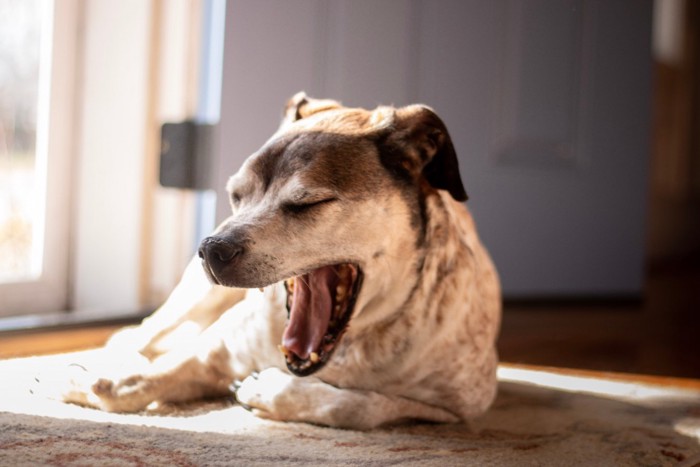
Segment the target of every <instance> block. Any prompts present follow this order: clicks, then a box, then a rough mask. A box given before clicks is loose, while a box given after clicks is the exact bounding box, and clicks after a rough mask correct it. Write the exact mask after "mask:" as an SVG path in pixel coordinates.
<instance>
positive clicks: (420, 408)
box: [236, 368, 460, 430]
mask: <svg viewBox="0 0 700 467" xmlns="http://www.w3.org/2000/svg"><path fill="white" fill-rule="evenodd" d="M236 398H237V399H238V401H239V402H240V403H241V404H243V405H244V406H246V407H248V408H250V410H252V411H253V413H255V414H256V415H258V416H260V417H263V418H269V419H273V420H282V421H298V422H308V423H314V424H319V425H327V426H333V427H341V428H352V429H361V430H366V429H371V428H375V427H377V426H381V425H386V424H392V423H397V422H400V421H404V420H409V419H420V420H428V421H435V422H458V421H459V420H460V419H459V417H457V416H456V415H454V414H453V413H451V412H448V411H447V410H444V409H441V408H439V407H435V406H431V405H427V404H424V403H422V402H418V401H415V400H410V399H406V398H403V397H398V396H391V395H386V394H380V393H377V392H373V391H363V390H358V389H340V388H337V387H335V386H331V385H329V384H327V383H324V382H323V381H321V380H320V379H318V378H315V377H313V376H307V377H304V378H299V377H296V376H292V375H290V374H288V373H284V372H282V371H281V370H279V369H277V368H269V369H267V370H265V371H263V372H261V373H260V374H259V375H256V376H249V377H248V378H246V379H245V380H244V381H243V382H242V383H241V385H240V387H239V388H238V390H237V391H236Z"/></svg>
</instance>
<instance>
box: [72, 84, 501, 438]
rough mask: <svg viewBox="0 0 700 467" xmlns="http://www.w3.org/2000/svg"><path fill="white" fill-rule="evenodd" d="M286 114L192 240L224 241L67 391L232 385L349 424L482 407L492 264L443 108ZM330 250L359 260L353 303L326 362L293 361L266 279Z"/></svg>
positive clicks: (218, 391) (242, 395)
mask: <svg viewBox="0 0 700 467" xmlns="http://www.w3.org/2000/svg"><path fill="white" fill-rule="evenodd" d="M284 116H285V117H284V119H283V122H282V125H281V126H280V129H279V130H278V132H277V133H276V134H275V135H273V137H272V138H271V139H270V140H269V141H268V142H267V143H266V144H265V145H263V147H262V148H261V149H260V150H259V151H258V152H256V153H255V154H254V155H252V156H251V157H250V158H249V159H248V160H247V161H246V163H245V164H244V166H243V167H242V168H241V170H240V171H239V172H238V173H237V174H236V175H234V176H233V177H232V178H231V180H230V182H229V184H228V190H229V193H230V195H231V205H232V215H231V217H230V218H229V219H227V220H226V221H225V222H224V223H222V224H221V226H220V227H219V228H218V229H217V231H216V232H214V233H213V234H212V236H211V237H209V238H208V239H207V240H205V243H204V245H205V247H207V246H211V245H216V243H217V242H224V243H227V244H228V245H231V244H234V245H235V246H236V249H235V251H234V252H233V253H232V256H231V258H226V260H225V261H220V262H219V263H220V264H218V263H216V262H215V261H214V262H212V261H211V260H210V259H209V257H206V256H205V259H206V261H204V263H205V264H204V269H203V268H202V267H201V266H200V264H198V261H197V260H196V259H195V260H193V262H192V263H191V264H190V266H189V267H188V268H187V271H186V272H185V275H184V276H183V279H182V281H181V283H180V284H179V285H178V286H177V288H176V289H175V290H174V291H173V293H172V295H171V296H170V298H169V299H168V300H167V302H166V303H165V304H164V305H163V306H162V307H161V308H160V309H159V310H158V311H157V312H156V313H154V315H153V316H151V317H150V318H148V319H146V320H145V321H144V322H143V323H142V324H141V325H140V326H138V327H136V328H133V329H127V330H124V331H122V332H120V333H119V334H117V335H116V336H114V337H113V339H112V340H111V341H110V343H109V344H108V345H107V347H106V348H105V349H104V350H105V352H111V353H112V355H120V356H123V357H122V358H123V359H125V363H124V365H122V368H126V370H125V371H122V373H116V374H108V373H105V372H104V370H101V371H102V372H96V373H91V372H89V373H87V374H82V375H80V377H79V378H74V380H73V381H72V383H71V384H69V388H68V389H67V390H66V391H65V392H64V397H65V399H66V400H68V401H72V402H78V403H82V404H87V405H91V406H95V407H98V408H102V409H104V410H111V411H137V410H142V409H144V408H146V407H147V406H149V405H151V404H153V403H154V402H178V401H186V400H191V399H195V398H200V397H205V396H212V395H223V394H226V393H228V391H230V388H231V387H232V385H235V386H236V387H237V388H238V389H237V391H236V396H237V398H238V400H239V401H241V403H243V404H244V405H245V406H246V407H249V408H250V409H251V410H253V411H254V412H255V413H257V414H259V415H260V416H263V417H267V418H272V419H277V420H287V421H304V422H310V423H318V424H324V425H331V426H341V427H350V428H362V429H364V428H372V427H375V426H378V425H382V424H386V423H394V422H397V421H400V420H404V419H409V418H419V419H426V420H433V421H439V422H457V421H460V420H466V419H468V418H470V417H473V416H475V415H478V414H480V413H482V412H483V411H485V410H486V409H487V408H488V406H489V405H490V404H491V402H492V400H493V398H494V396H495V392H496V364H497V355H496V350H495V340H496V337H497V332H498V327H499V321H500V290H499V281H498V277H497V273H496V270H495V268H494V266H493V264H492V262H491V259H490V258H489V256H488V254H487V252H486V250H485V249H484V247H483V246H482V244H481V243H480V240H479V238H478V236H477V233H476V228H475V225H474V221H473V219H472V217H471V215H470V214H469V212H468V210H467V209H466V207H465V206H464V204H463V203H461V201H464V200H465V199H466V192H465V191H464V188H463V186H462V181H461V178H460V176H459V172H458V169H457V158H456V155H455V153H454V148H453V146H452V142H451V140H450V137H449V134H448V132H447V129H446V128H445V125H444V124H443V123H442V121H441V120H440V119H439V118H438V117H437V115H436V114H435V113H434V112H433V111H432V110H431V109H429V108H427V107H425V106H417V105H416V106H409V107H404V108H399V109H394V108H391V107H379V108H377V109H375V110H373V111H367V110H364V109H352V108H346V107H342V106H341V105H340V104H339V103H337V102H335V101H332V100H315V99H311V98H309V97H307V96H306V95H304V94H298V95H296V96H295V97H293V98H292V99H291V100H290V102H289V103H288V105H287V107H286V108H285V111H284ZM305 205H308V206H305ZM309 206H310V207H309ZM207 242H208V243H207ZM339 262H352V263H354V264H357V265H358V266H359V267H360V268H361V269H362V271H363V273H364V281H363V285H362V288H361V291H360V293H359V296H358V297H357V303H356V306H355V310H354V312H353V315H352V318H351V320H350V323H349V325H348V328H347V329H346V331H345V333H344V335H343V337H342V338H341V339H340V341H339V343H338V345H337V346H336V349H335V352H334V353H333V354H332V357H331V358H330V360H329V361H328V362H327V364H326V365H325V366H324V367H323V368H321V369H320V370H319V371H318V372H317V373H315V374H313V375H312V376H308V377H303V378H302V377H297V376H294V375H292V374H290V373H289V372H288V371H287V369H286V367H285V364H284V357H283V356H282V355H281V354H280V352H279V351H278V350H277V348H276V347H277V345H278V344H279V343H280V340H281V336H282V333H283V331H284V327H285V320H286V309H285V303H286V291H285V288H284V286H283V284H282V282H280V281H282V280H284V279H286V278H288V277H292V276H297V275H299V274H301V273H303V272H305V271H309V270H311V269H314V268H317V267H320V266H324V265H327V264H336V263H339ZM215 263H216V264H215ZM207 276H208V277H209V279H210V281H207ZM212 282H213V284H212ZM241 287H246V288H250V289H249V290H243V289H241ZM257 287H262V288H264V290H262V291H259V290H258V289H257ZM129 355H131V357H128V356H129ZM128 358H132V360H131V361H133V364H129V360H128Z"/></svg>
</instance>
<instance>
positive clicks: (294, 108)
mask: <svg viewBox="0 0 700 467" xmlns="http://www.w3.org/2000/svg"><path fill="white" fill-rule="evenodd" d="M340 107H342V106H341V105H340V102H338V101H334V100H332V99H314V98H313V97H309V96H307V95H306V93H305V92H304V91H301V92H298V93H296V94H295V95H294V96H293V97H292V98H291V99H289V101H287V105H286V106H285V107H284V118H283V121H282V124H283V125H284V124H287V123H291V122H296V121H297V120H301V119H302V118H306V117H309V116H310V115H313V114H315V113H318V112H323V111H324V110H332V109H339V108H340Z"/></svg>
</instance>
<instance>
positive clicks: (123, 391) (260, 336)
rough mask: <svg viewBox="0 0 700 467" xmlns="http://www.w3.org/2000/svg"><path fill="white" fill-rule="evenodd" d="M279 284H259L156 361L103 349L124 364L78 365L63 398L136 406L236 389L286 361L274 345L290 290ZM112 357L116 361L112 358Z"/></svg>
mask: <svg viewBox="0 0 700 467" xmlns="http://www.w3.org/2000/svg"><path fill="white" fill-rule="evenodd" d="M278 289H279V290H278ZM278 289H276V288H275V287H270V288H268V290H266V291H265V292H264V293H261V292H258V291H257V290H255V291H254V292H252V293H250V294H249V296H247V297H246V299H245V300H243V301H241V302H239V303H237V304H236V305H234V306H233V307H232V308H231V309H229V310H228V311H226V312H225V313H224V314H223V315H221V316H220V317H219V319H218V320H217V321H216V322H214V323H213V324H212V325H210V326H209V327H208V328H207V329H206V330H204V332H202V333H201V334H199V335H198V336H197V337H196V338H195V339H193V340H191V341H190V342H188V343H187V344H186V345H182V346H180V347H178V348H175V349H173V350H171V351H169V352H167V353H164V354H163V355H160V356H159V357H157V358H155V359H153V360H152V361H150V360H148V359H146V358H145V357H141V360H140V361H138V362H137V364H136V365H135V366H131V364H127V365H125V364H122V363H121V362H119V360H120V359H121V358H122V356H120V355H119V354H114V353H113V352H111V350H110V349H109V348H105V349H103V350H102V355H101V356H100V357H99V358H100V360H101V362H102V363H103V367H107V368H110V367H114V368H116V367H119V368H118V369H117V371H116V372H115V373H116V374H111V375H110V374H105V371H103V370H101V369H100V371H99V372H93V371H92V368H91V366H81V365H73V367H72V372H73V375H72V379H71V381H70V383H69V386H68V387H67V388H63V389H62V392H63V399H64V400H65V401H67V402H74V403H78V404H82V405H87V406H91V407H96V408H99V409H102V410H107V411H112V412H135V411H140V410H143V409H145V408H147V407H148V406H149V405H151V403H153V402H165V403H169V402H183V401H189V400H195V399H201V398H204V397H217V396H225V395H228V394H231V389H230V388H231V385H232V384H233V382H234V381H235V380H242V379H244V378H245V377H246V376H248V375H249V374H251V372H253V371H258V370H260V369H262V368H267V367H269V366H271V365H283V364H284V358H283V356H282V354H281V353H280V352H279V351H278V350H277V349H276V348H275V346H274V343H275V342H279V341H280V339H281V336H282V329H283V327H284V322H285V318H286V314H285V313H284V306H283V302H282V300H284V299H285V298H286V295H285V294H284V293H283V290H282V289H281V288H278ZM108 359H113V360H115V361H114V362H113V363H112V364H110V362H109V361H107V360H108ZM105 364H106V365H105ZM93 368H94V367H93Z"/></svg>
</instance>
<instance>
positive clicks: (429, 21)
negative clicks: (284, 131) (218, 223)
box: [218, 0, 652, 297]
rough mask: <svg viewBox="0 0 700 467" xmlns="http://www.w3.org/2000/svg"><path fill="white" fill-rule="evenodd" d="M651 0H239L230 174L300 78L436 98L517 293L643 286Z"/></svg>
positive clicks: (231, 58)
mask: <svg viewBox="0 0 700 467" xmlns="http://www.w3.org/2000/svg"><path fill="white" fill-rule="evenodd" d="M651 7H652V3H651V1H649V0H647V1H643V2H640V1H636V0H635V1H633V0H627V1H617V2H609V1H603V0H600V1H582V0H534V1H528V2H521V1H518V0H502V1H494V2H483V1H476V0H474V1H464V0H450V1H442V2H440V3H439V5H438V4H437V3H436V2H432V1H428V0H392V1H386V2H374V1H369V0H362V1H356V0H351V1H348V0H332V1H328V2H322V1H315V0H304V1H296V2H274V1H269V0H268V1H263V2H243V1H231V2H229V7H228V8H227V39H226V48H225V57H224V69H225V71H224V88H223V105H222V121H221V126H222V135H223V136H222V148H223V149H222V154H221V161H219V164H220V167H221V170H219V174H220V177H221V180H220V182H219V183H218V186H221V187H223V185H224V183H225V178H227V176H228V175H230V174H231V173H233V171H234V170H235V168H237V167H238V166H239V165H240V163H241V162H242V161H243V160H244V159H245V157H247V155H248V154H250V153H251V152H252V151H254V150H255V149H257V148H258V147H259V146H260V145H261V144H262V143H263V142H264V141H265V139H266V138H267V137H269V135H270V134H272V132H273V131H274V129H275V127H276V124H277V123H278V121H279V118H280V113H281V105H282V104H283V102H284V101H285V99H287V98H288V97H289V96H291V95H292V94H293V93H294V92H296V91H298V90H300V89H304V90H306V91H307V92H308V93H309V94H311V95H315V96H321V97H333V98H337V99H340V100H342V101H344V102H345V103H346V104H348V105H359V106H368V107H374V106H375V105H377V104H379V103H386V104H396V105H404V104H408V103H411V102H418V101H420V102H425V103H427V104H429V105H430V106H432V107H433V108H435V109H436V110H437V112H438V113H439V114H440V115H441V116H442V117H443V119H444V120H445V122H446V124H447V126H448V128H449V129H450V132H451V134H452V137H453V140H454V143H455V147H456V149H457V153H458V154H459V157H460V165H461V170H462V174H463V178H464V180H465V185H466V189H467V192H468V193H469V195H470V201H469V202H468V203H469V206H470V208H471V209H472V210H473V212H474V213H475V216H476V219H477V223H478V225H479V229H480V233H481V236H482V238H483V240H484V242H485V243H486V245H487V246H488V247H489V249H490V251H491V252H492V255H493V256H494V259H495V261H496V264H497V266H498V268H499V271H500V272H501V275H502V279H503V286H504V292H505V294H506V295H507V296H511V297H516V296H517V297H539V296H552V295H556V296H572V295H577V296H579V295H598V296H604V295H618V294H625V295H627V294H638V293H639V292H640V291H641V287H642V280H643V261H644V240H645V224H646V197H647V195H646V194H647V178H648V167H647V166H648V152H649V126H650V86H651V85H650V66H651V61H650V35H651V10H652V8H651ZM220 199H222V200H224V201H225V198H222V197H220ZM218 212H219V217H220V218H221V217H223V216H224V215H225V214H226V212H227V206H226V204H225V202H220V203H219V211H218Z"/></svg>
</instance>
